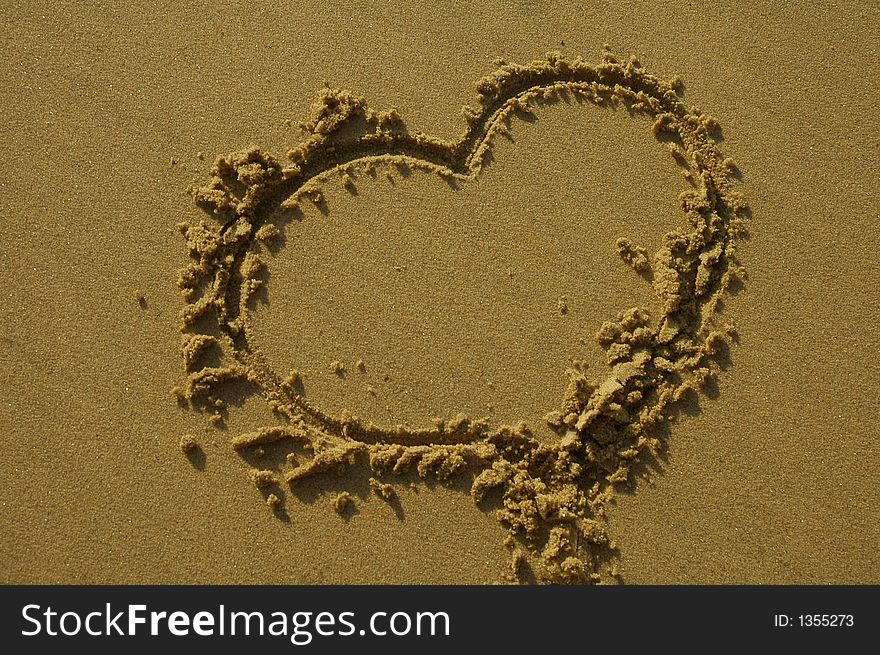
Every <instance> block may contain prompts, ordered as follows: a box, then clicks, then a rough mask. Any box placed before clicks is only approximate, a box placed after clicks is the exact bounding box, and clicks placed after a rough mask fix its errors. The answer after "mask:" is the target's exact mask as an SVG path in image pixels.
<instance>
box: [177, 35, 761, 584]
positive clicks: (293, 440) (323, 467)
mask: <svg viewBox="0 0 880 655" xmlns="http://www.w3.org/2000/svg"><path fill="white" fill-rule="evenodd" d="M678 88H679V83H678V82H677V81H671V82H670V81H665V80H661V79H659V78H657V77H654V76H652V75H650V74H648V73H646V72H645V71H644V70H643V69H642V68H641V67H640V66H639V64H638V62H636V61H635V60H633V59H631V60H629V61H627V62H619V61H618V60H616V59H615V58H614V57H613V56H612V55H611V54H610V53H608V52H606V53H604V55H603V59H602V62H601V63H600V64H599V65H597V66H590V65H588V64H587V63H585V62H584V61H582V60H581V59H575V60H567V59H564V58H563V57H562V56H561V55H559V54H558V53H550V54H548V55H547V57H546V58H545V59H541V60H537V61H534V62H532V63H530V64H528V65H524V66H523V65H515V64H508V63H506V62H503V61H499V62H497V70H496V71H495V72H494V73H493V74H491V75H489V76H487V77H485V78H483V79H481V80H480V81H479V82H478V83H477V93H478V107H477V108H476V109H474V108H469V107H466V108H465V112H464V113H465V122H466V128H465V131H464V133H463V134H462V136H461V137H460V138H459V139H458V140H456V141H445V140H441V139H436V138H433V137H429V136H427V135H424V134H409V133H407V131H406V130H405V127H404V126H403V124H402V121H401V120H400V117H399V116H398V114H397V112H396V111H394V110H391V111H389V112H381V113H377V112H374V111H373V110H371V109H370V108H369V107H368V105H367V103H366V101H365V100H363V99H362V98H358V97H356V96H354V95H353V94H351V93H349V92H345V91H339V90H331V89H326V90H325V91H324V92H323V94H322V96H321V97H320V99H319V102H318V103H317V105H316V107H315V112H314V116H313V118H312V120H311V121H309V122H308V123H306V124H304V125H303V127H304V129H305V130H306V132H307V134H308V137H307V139H306V140H305V141H304V142H303V143H302V144H301V145H299V146H297V147H296V148H293V149H292V150H290V151H289V152H288V158H289V163H287V164H283V163H282V162H281V161H279V160H277V159H275V158H274V157H272V156H270V155H268V154H266V153H263V152H261V151H260V150H257V149H251V150H248V151H246V152H243V153H237V154H233V155H230V156H227V157H220V158H218V159H217V160H216V162H215V164H214V166H213V169H212V174H213V178H212V180H211V181H210V182H209V183H208V184H206V185H205V186H203V187H199V188H196V189H194V190H193V196H194V198H195V201H196V203H197V204H198V205H199V206H200V207H202V208H203V209H204V210H205V211H206V212H207V213H209V214H210V219H203V220H200V221H198V222H194V223H191V224H189V223H186V224H181V225H180V229H181V231H182V233H183V234H184V236H185V238H186V242H187V245H188V247H189V250H190V253H191V255H192V257H193V261H192V262H191V263H190V264H189V265H188V266H187V267H185V268H184V269H183V270H182V271H181V273H180V276H179V279H178V286H179V287H180V289H181V292H182V294H183V297H184V300H185V301H186V305H185V307H184V308H183V310H182V311H181V315H180V327H181V332H182V333H183V337H182V345H181V353H182V358H183V361H184V365H185V368H186V372H187V374H186V377H185V380H184V382H183V384H182V385H181V386H180V387H178V388H177V389H176V393H177V395H178V397H179V398H180V399H181V401H184V402H188V403H190V404H192V405H193V406H194V407H197V408H201V409H204V410H206V411H209V412H210V413H212V414H213V416H214V417H215V418H214V420H215V421H217V420H221V419H219V418H217V417H219V416H220V415H219V414H217V413H216V412H217V411H218V410H219V409H222V408H223V407H224V401H223V398H222V395H223V388H224V385H226V384H228V383H230V382H239V383H240V382H245V383H247V385H249V387H250V388H251V389H252V392H253V393H254V394H259V395H261V396H262V397H264V398H265V399H266V401H267V402H268V403H269V404H270V406H271V407H272V408H273V411H274V412H275V415H276V416H277V418H278V424H277V425H273V426H268V427H264V428H261V429H259V430H256V431H253V432H249V433H246V434H241V435H238V436H236V437H234V438H233V440H232V446H233V448H235V449H236V450H238V451H240V452H247V451H251V450H256V449H263V450H265V449H278V452H279V453H285V452H287V457H286V458H285V459H284V462H285V464H284V465H283V466H280V467H278V470H268V469H267V470H256V469H255V472H254V473H253V474H252V478H253V480H254V482H255V484H257V486H259V487H260V488H261V489H270V488H271V489H272V490H273V493H272V498H273V499H274V500H273V503H272V504H273V507H274V506H276V505H277V504H278V503H280V502H281V501H280V499H279V496H278V495H277V494H283V491H282V490H281V483H282V482H283V483H284V484H288V485H293V484H297V483H298V482H299V481H301V480H303V479H305V478H309V477H311V476H315V475H319V474H322V473H325V472H327V471H335V472H337V473H344V472H345V471H347V470H350V469H352V468H353V467H364V468H365V469H368V470H369V471H370V473H371V475H372V476H374V477H371V486H372V488H373V489H374V491H375V492H376V493H377V494H378V495H380V497H383V498H385V499H386V500H389V499H390V498H391V497H392V495H393V494H392V491H393V488H392V487H390V486H389V484H388V482H387V481H388V480H391V481H393V480H394V476H395V475H397V474H401V473H404V472H416V473H417V474H418V475H419V476H420V477H422V478H432V479H436V480H440V481H453V480H458V481H460V480H466V481H467V482H468V483H469V486H470V490H471V495H472V496H473V498H474V500H475V502H477V503H482V502H485V500H486V496H487V494H488V493H489V492H490V491H492V490H497V492H498V496H499V497H500V500H499V501H498V504H499V505H500V506H499V507H497V508H496V509H495V512H496V515H497V516H498V518H499V520H500V521H501V522H502V523H503V524H504V525H505V526H506V527H507V530H508V541H507V545H508V546H509V548H510V550H511V553H512V559H511V576H512V577H513V578H518V579H536V580H539V581H552V582H584V581H592V582H599V581H603V580H607V579H609V578H611V577H613V575H614V574H615V570H614V565H613V563H612V562H613V559H614V550H615V546H614V544H613V542H612V541H611V539H610V538H609V535H608V534H607V532H606V530H605V527H604V523H603V517H604V514H605V508H606V505H607V503H608V501H609V499H610V498H611V497H612V496H613V492H614V487H615V485H616V484H619V483H623V482H626V481H627V480H628V478H629V477H630V475H631V474H632V469H633V467H634V465H635V464H637V463H639V462H640V461H644V460H645V459H648V458H650V457H652V456H654V455H655V454H656V453H657V451H658V449H660V448H662V446H663V442H664V439H665V436H664V435H665V427H666V424H667V422H668V418H669V416H670V412H671V411H672V410H673V407H674V404H675V403H676V402H677V401H679V400H681V399H682V398H683V397H684V396H685V395H686V394H688V393H689V392H692V391H696V390H699V389H701V388H702V387H703V386H704V385H705V384H706V383H707V381H709V380H710V379H711V378H713V377H714V376H716V375H717V373H718V370H719V366H718V360H719V358H720V357H721V356H723V354H724V352H725V350H726V347H727V344H729V343H730V341H731V340H732V338H733V335H734V329H733V327H732V326H731V325H728V324H721V323H720V321H719V319H718V316H717V314H718V311H719V309H720V303H721V301H722V297H723V296H724V295H725V293H727V292H728V291H729V290H730V289H731V287H732V286H734V285H736V284H738V283H739V282H740V280H741V279H742V269H741V267H740V266H739V264H738V262H737V259H736V241H737V239H739V238H741V237H742V236H743V235H744V227H743V220H742V219H743V218H744V217H745V216H746V214H747V208H746V205H745V203H744V201H743V199H742V197H741V196H740V195H739V193H738V192H736V191H735V190H733V188H732V186H733V180H732V179H731V177H732V176H733V175H734V174H735V170H736V169H735V166H734V164H733V162H731V161H730V160H729V159H726V158H725V157H724V156H723V155H722V153H721V152H720V150H719V148H718V145H717V143H716V139H715V138H714V136H713V135H714V134H715V130H716V127H717V126H716V124H715V121H714V119H713V118H712V117H710V116H708V115H705V114H703V113H702V112H701V111H700V110H699V109H697V108H695V107H687V106H686V105H685V104H684V103H683V102H682V100H681V98H680V97H679V95H678V93H677V90H678ZM566 94H569V95H573V96H575V97H576V98H578V99H579V100H582V101H586V102H587V103H593V104H595V105H598V106H603V105H606V104H613V105H622V106H624V107H625V108H626V109H627V110H628V111H629V112H630V113H632V114H641V115H646V116H648V117H650V118H651V119H652V120H653V132H654V135H655V136H656V137H657V138H658V139H660V140H663V141H664V142H666V143H667V145H668V147H669V149H670V151H671V153H672V155H673V157H674V158H675V159H676V161H677V162H678V164H679V165H681V166H683V167H684V168H686V172H685V177H686V178H687V179H688V181H689V182H690V184H691V185H692V187H693V188H692V190H689V191H687V192H685V193H683V194H682V195H681V196H680V206H681V209H682V212H683V214H684V217H685V219H686V221H685V223H686V225H685V226H684V227H682V228H681V229H679V230H676V231H673V232H670V233H668V234H667V235H666V236H665V237H664V239H663V242H662V244H661V246H660V248H659V249H658V250H657V251H656V252H655V253H653V254H651V253H649V252H648V251H647V250H646V249H645V248H643V247H641V246H639V245H637V244H633V243H630V242H628V241H627V240H625V239H621V240H620V241H618V244H617V245H618V250H619V253H620V256H621V257H622V258H623V260H624V261H626V262H627V263H628V264H629V265H630V266H632V267H633V269H634V270H635V271H636V272H638V273H639V274H641V275H644V276H647V277H650V278H652V280H653V281H652V287H653V290H654V293H655V296H656V300H657V302H656V305H657V307H658V308H659V313H658V314H657V315H656V316H652V315H651V313H650V312H649V311H648V310H647V309H645V308H639V307H636V308H630V309H625V310H624V311H621V313H620V314H619V315H618V316H617V317H616V318H615V319H614V320H611V321H608V322H606V323H604V324H603V325H602V328H601V329H600V331H599V333H598V334H597V336H596V339H597V342H598V344H599V345H600V346H601V347H602V348H603V349H604V350H605V352H606V357H607V362H608V364H609V365H610V367H611V373H610V374H609V375H608V376H607V377H606V378H605V379H598V380H592V379H588V378H587V377H586V376H585V374H584V373H583V372H571V373H570V382H569V386H568V390H567V392H566V394H565V397H564V399H563V401H562V403H561V404H560V406H559V407H558V409H557V410H555V411H553V412H551V413H550V414H548V416H547V417H546V421H547V423H548V425H549V426H550V427H551V428H552V429H553V431H554V432H555V433H556V434H557V435H558V440H557V441H556V442H555V443H551V444H547V443H542V442H541V441H539V440H537V439H536V438H535V437H534V436H533V435H532V434H531V433H530V431H529V429H528V427H527V426H525V425H524V424H518V425H513V426H493V425H489V424H487V423H486V422H485V421H477V420H472V419H470V418H468V417H467V416H463V415H462V416H459V417H457V418H455V419H453V420H450V421H438V422H437V424H436V425H435V427H434V428H431V429H421V430H413V429H409V428H406V427H403V426H401V427H398V428H395V429H391V430H389V429H387V428H382V427H379V426H376V425H373V424H371V423H369V422H367V421H363V420H360V419H358V418H356V417H353V416H350V415H346V414H344V413H343V415H341V416H331V415H329V414H326V413H324V412H323V411H321V409H320V408H318V407H316V406H314V405H313V404H310V403H309V402H307V401H306V400H305V398H304V397H303V396H302V395H301V394H300V393H298V391H297V389H298V385H297V383H298V380H297V374H296V373H295V372H290V373H287V374H284V375H282V374H280V373H279V372H276V371H274V370H272V368H271V367H270V366H269V365H268V364H267V362H266V358H265V357H264V356H263V355H262V353H261V352H260V350H259V349H257V348H255V347H254V346H253V345H252V344H253V339H252V325H251V323H250V320H249V312H248V298H249V297H250V296H251V294H253V292H254V291H255V290H256V289H258V288H259V287H260V286H261V285H262V284H265V283H266V280H265V277H264V275H263V272H264V270H265V269H266V267H267V266H268V264H267V263H266V260H265V259H264V257H263V254H264V252H265V251H266V250H267V249H268V248H270V247H272V244H273V242H274V243H277V242H276V239H277V237H278V236H279V233H280V231H279V227H278V226H277V225H275V224H274V223H272V222H269V217H271V216H272V215H273V213H274V212H276V211H277V210H279V209H281V210H282V211H290V212H296V211H298V209H297V206H298V204H299V203H300V202H303V201H311V202H314V203H316V204H318V205H320V204H321V203H323V202H324V199H323V194H322V193H321V185H322V184H323V183H325V182H326V181H327V180H328V179H330V178H331V176H336V175H338V176H341V177H342V181H343V185H350V184H351V183H352V182H351V181H352V180H353V179H355V177H356V176H357V175H362V174H375V171H376V168H377V167H380V166H387V165H396V166H408V167H411V168H416V169H419V170H424V171H428V172H431V173H434V174H437V175H440V176H441V177H443V178H444V179H447V180H448V181H449V182H450V184H457V183H459V182H463V183H466V182H467V181H468V180H470V179H473V178H475V177H476V176H478V175H479V174H480V172H481V170H482V169H483V166H484V163H485V158H486V155H487V153H488V152H489V151H490V149H491V148H492V143H493V139H494V137H495V136H496V135H498V134H502V133H504V131H505V130H506V129H507V126H508V125H509V123H510V121H512V120H514V119H515V118H517V116H518V115H522V114H523V113H528V112H529V111H530V107H531V106H532V105H533V104H534V103H536V102H538V101H541V100H548V101H549V100H552V99H554V98H558V97H560V96H564V95H566ZM291 444H297V445H298V447H299V451H298V452H300V453H302V452H303V451H304V452H307V453H308V454H309V456H308V457H307V458H303V457H302V456H301V454H300V455H296V454H294V453H293V452H292V450H290V447H291Z"/></svg>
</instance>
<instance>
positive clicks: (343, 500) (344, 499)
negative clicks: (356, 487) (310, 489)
mask: <svg viewBox="0 0 880 655" xmlns="http://www.w3.org/2000/svg"><path fill="white" fill-rule="evenodd" d="M353 502H354V498H353V497H352V495H351V494H350V493H348V492H347V491H343V492H341V493H339V494H337V495H336V496H334V497H333V500H332V501H331V504H332V505H333V510H334V511H335V512H336V513H337V514H340V515H341V514H343V513H344V512H345V510H346V509H348V507H349V505H351V504H352V503H353Z"/></svg>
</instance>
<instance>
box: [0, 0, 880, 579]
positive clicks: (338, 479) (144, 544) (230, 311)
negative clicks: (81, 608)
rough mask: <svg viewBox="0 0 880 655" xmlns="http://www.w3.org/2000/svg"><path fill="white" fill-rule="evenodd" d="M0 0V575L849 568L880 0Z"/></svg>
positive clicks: (610, 573) (605, 574) (857, 558)
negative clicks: (651, 2)
mask: <svg viewBox="0 0 880 655" xmlns="http://www.w3.org/2000/svg"><path fill="white" fill-rule="evenodd" d="M3 12H4V13H3V15H2V20H3V27H4V34H5V39H6V42H7V43H6V48H7V51H8V52H11V53H13V54H12V55H11V56H10V57H9V58H8V59H7V60H6V61H5V63H4V64H3V65H2V67H0V70H2V76H3V84H2V85H0V86H2V88H3V94H4V95H3V98H2V104H3V107H4V109H5V114H6V116H7V121H6V133H5V135H4V139H3V147H4V148H5V149H6V153H5V154H6V160H7V162H9V163H8V164H7V166H6V168H5V169H4V174H3V175H2V177H0V185H2V188H3V190H4V191H5V196H6V199H7V201H6V202H5V203H4V204H3V209H2V211H3V212H4V216H3V218H4V220H3V226H4V228H3V231H2V239H3V248H2V249H0V257H2V259H3V270H4V271H5V272H6V274H7V276H8V278H7V279H8V282H7V285H6V289H7V294H8V297H7V299H6V302H5V303H4V305H3V308H2V310H0V311H2V312H3V315H2V319H3V320H2V323H0V325H2V326H3V327H2V330H3V334H2V335H0V336H2V346H0V347H2V371H3V385H2V387H0V388H2V393H3V396H4V397H3V398H2V403H0V425H2V426H3V428H4V430H3V434H4V435H6V437H5V438H6V442H5V444H4V445H5V448H4V452H3V456H2V462H3V471H4V476H3V480H4V483H5V487H4V494H3V501H2V503H3V505H2V507H3V511H2V514H0V516H2V521H3V523H2V528H3V534H4V539H3V541H2V555H3V561H4V564H3V568H2V572H3V576H2V579H3V580H4V581H5V582H47V583H61V582H115V583H120V582H258V583H269V582H271V583H287V582H305V583H326V582H355V583H377V582H378V583H383V582H444V583H445V582H466V583H493V582H499V581H500V582H517V581H522V582H576V583H581V582H621V581H622V582H624V583H644V582H659V583H669V582H691V583H694V582H695V583H718V582H725V583H729V582H734V583H736V582H758V583H762V582H766V583H791V582H874V583H876V582H877V580H878V573H877V572H878V567H877V564H876V555H875V554H874V552H875V551H876V546H877V544H878V528H877V521H876V516H877V503H878V493H880V492H878V491H877V488H876V484H874V480H875V479H876V477H877V473H878V456H877V447H876V445H875V444H874V443H873V439H872V437H873V436H874V435H875V434H876V429H875V427H874V426H875V424H876V418H877V410H876V403H875V402H874V400H873V397H872V393H871V388H872V387H873V383H876V382H877V381H878V379H880V375H878V368H877V365H876V364H875V363H874V362H873V361H872V359H871V355H872V354H873V353H874V352H876V351H877V345H878V331H877V328H876V325H875V324H874V323H873V322H872V321H871V319H870V316H871V315H872V313H873V312H875V311H876V309H877V304H878V303H877V293H876V291H875V290H874V276H875V275H876V271H877V270H878V257H877V254H876V252H877V248H876V246H877V244H876V241H877V239H876V236H875V235H874V233H873V232H872V231H871V227H870V226H871V224H872V222H873V221H875V220H876V218H877V214H878V212H877V202H876V197H875V196H876V186H877V185H876V182H875V176H874V174H873V172H874V171H875V169H876V165H877V158H878V148H877V145H878V144H877V139H876V135H875V134H874V133H875V130H874V129H873V127H874V126H873V125H871V124H870V122H871V119H872V114H871V113H870V112H871V110H870V108H871V106H872V100H873V98H875V97H876V95H877V90H878V89H877V82H876V79H875V78H874V77H873V76H872V74H871V71H872V70H874V68H875V67H876V64H877V56H876V50H875V49H874V48H873V46H872V44H873V43H874V42H875V41H876V26H877V24H878V16H877V11H876V10H868V9H863V8H860V7H854V8H836V9H834V10H830V9H829V10H828V11H827V12H826V13H821V12H820V13H817V14H810V15H808V14H805V13H803V12H800V13H798V12H795V11H794V10H787V9H781V8H775V7H772V6H770V5H769V4H768V5H766V6H761V7H755V8H753V9H750V10H748V11H739V12H737V13H728V10H726V9H725V10H723V11H722V10H721V9H701V10H697V9H691V8H687V7H683V6H679V5H674V4H673V5H669V6H665V7H656V6H655V7H654V8H652V9H651V10H650V11H646V10H644V8H634V7H633V8H629V7H624V8H622V7H616V8H615V9H614V10H612V9H608V8H600V7H597V8H594V9H591V10H585V9H583V8H580V7H575V6H572V7H568V8H566V7H561V6H560V7H555V8H554V9H553V10H541V11H540V12H537V13H536V12H535V10H533V9H528V8H525V7H515V8H510V7H506V8H504V7H502V6H501V5H499V6H497V7H496V6H494V5H485V6H483V8H480V9H478V10H474V9H473V8H469V7H464V6H461V7H459V6H455V7H453V8H451V9H445V10H443V11H442V12H441V11H439V10H434V9H424V8H421V7H419V6H415V5H414V6H407V5H400V4H398V5H395V7H394V8H392V9H391V10H390V13H386V12H385V11H380V10H378V9H374V8H372V6H371V5H365V6H364V7H355V6H354V5H352V4H351V3H347V4H345V5H340V6H338V7H337V6H330V5H329V4H327V3H321V4H316V5H315V6H313V7H309V9H308V10H307V11H304V10H299V11H297V12H294V11H293V10H291V9H290V8H289V7H288V8H285V7H283V6H274V5H268V4H267V5H256V6H255V5H252V4H248V5H243V6H242V7H240V8H225V9H223V10H219V9H216V8H214V7H208V6H205V7H202V6H196V5H190V6H188V7H185V8H180V7H177V6H170V7H159V6H158V3H157V4H156V5H155V6H153V5H144V8H143V9H126V10H124V11H123V10H121V9H120V10H117V11H106V10H103V9H100V8H98V7H87V6H85V5H81V4H78V5H76V6H74V7H69V8H64V7H62V8H58V7H55V6H51V7H50V6H47V7H45V9H44V10H42V11H41V10H40V8H38V7H36V6H35V5H33V4H31V5H30V6H29V8H27V9H26V10H25V9H22V10H17V13H12V12H10V11H9V10H3ZM606 43H607V44H609V48H610V50H603V45H604V44H606ZM545 53H551V54H549V55H547V54H545ZM557 53H558V54H557ZM631 57H635V58H636V59H632V58H631ZM499 58H501V59H502V60H501V61H498V59H499ZM487 75H488V76H489V77H488V78H487V77H486V76H487ZM476 80H483V82H481V83H480V84H479V85H477V87H476V88H475V84H474V83H475V81H476ZM465 104H467V105H469V106H470V107H472V110H470V111H469V112H466V113H465V115H463V114H462V110H461V107H462V106H463V105H465ZM300 123H303V124H304V125H303V126H301V125H300ZM302 128H305V129H302ZM728 158H730V159H728ZM13 162H14V163H13ZM685 175H687V177H686V176H685ZM192 189H194V192H192V191H191V190H192ZM683 192H684V193H685V195H684V196H682V195H681V194H682V193H683ZM193 195H194V196H195V199H196V201H197V202H196V203H194V202H193V197H192V196H193ZM741 265H742V267H744V268H741ZM872 274H873V275H872ZM633 308H643V309H642V310H639V311H632V310H633ZM172 390H173V392H172Z"/></svg>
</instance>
